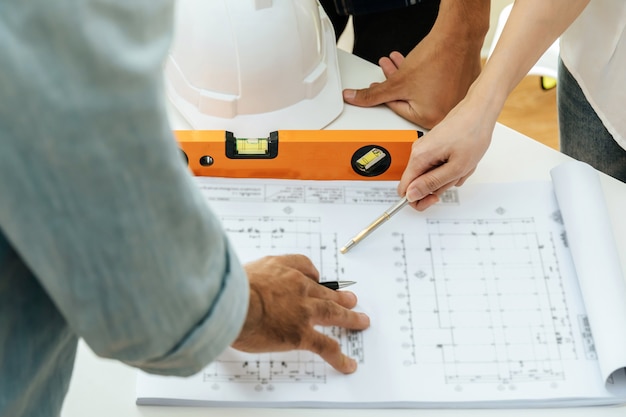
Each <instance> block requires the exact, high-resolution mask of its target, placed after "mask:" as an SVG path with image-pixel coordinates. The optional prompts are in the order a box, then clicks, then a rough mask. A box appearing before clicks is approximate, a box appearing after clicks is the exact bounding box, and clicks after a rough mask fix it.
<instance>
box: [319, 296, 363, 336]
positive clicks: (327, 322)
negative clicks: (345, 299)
mask: <svg viewBox="0 0 626 417" xmlns="http://www.w3.org/2000/svg"><path fill="white" fill-rule="evenodd" d="M311 308H312V311H311V318H310V320H311V323H312V324H313V325H321V326H339V327H343V328H344V329H352V330H364V329H367V328H368V327H369V325H370V318H369V317H368V316H367V314H365V313H359V312H356V311H352V310H349V309H347V308H345V307H342V306H340V305H339V304H337V303H335V302H333V301H330V300H321V299H316V300H313V302H312V305H311Z"/></svg>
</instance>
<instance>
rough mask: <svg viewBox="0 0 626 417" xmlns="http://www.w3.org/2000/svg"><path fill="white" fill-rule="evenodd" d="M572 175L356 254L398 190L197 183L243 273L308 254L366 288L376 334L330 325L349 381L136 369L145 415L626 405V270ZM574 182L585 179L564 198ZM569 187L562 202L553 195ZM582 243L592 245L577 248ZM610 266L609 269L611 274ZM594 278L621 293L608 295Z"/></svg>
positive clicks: (286, 372)
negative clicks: (195, 408) (352, 366)
mask: <svg viewBox="0 0 626 417" xmlns="http://www.w3.org/2000/svg"><path fill="white" fill-rule="evenodd" d="M564 169H565V170H566V171H565V172H562V173H559V172H557V175H556V176H555V179H554V181H552V182H525V183H493V184H467V185H465V186H463V187H461V188H454V189H451V190H448V191H447V192H446V193H445V194H444V195H442V196H441V201H440V203H438V204H437V205H435V206H434V207H432V208H430V209H428V210H427V211H425V212H417V211H415V210H413V209H412V208H410V207H405V208H404V209H402V210H401V211H400V212H399V213H398V214H396V215H395V216H394V217H393V218H392V219H391V220H389V221H388V222H386V223H385V224H383V225H382V226H381V227H380V228H378V229H377V230H376V231H375V232H374V233H372V234H371V235H370V236H369V237H368V238H366V239H364V240H363V241H362V242H361V243H360V244H359V245H357V246H356V247H354V248H353V249H352V250H351V251H350V252H348V253H346V254H341V253H340V252H339V248H340V247H341V246H342V245H343V244H345V242H346V241H348V240H349V239H350V238H352V237H353V236H354V235H355V234H356V233H357V232H359V231H360V230H362V229H363V228H364V227H365V226H366V225H368V224H369V223H370V222H371V221H372V220H373V219H375V218H377V217H378V216H379V215H380V214H381V213H382V212H383V211H384V210H386V209H387V208H389V207H390V206H392V205H393V204H395V202H396V201H397V200H398V196H397V193H396V184H395V183H390V182H374V181H344V182H334V181H290V180H253V179H217V178H197V179H196V180H197V184H198V187H199V188H200V189H201V190H202V192H203V194H204V195H205V196H206V199H207V201H208V203H209V205H210V206H211V208H212V209H213V211H214V212H215V213H216V215H217V216H218V218H219V219H220V220H221V222H222V224H223V227H224V229H225V230H226V232H227V234H228V236H229V238H230V240H231V241H232V243H233V246H234V247H235V248H236V250H237V252H238V255H239V257H240V259H241V260H242V261H243V262H246V261H251V260H254V259H257V258H258V257H260V256H264V255H272V254H285V253H301V254H304V255H306V256H308V257H309V258H311V260H312V261H313V262H314V264H315V265H316V266H317V268H318V269H319V271H320V276H321V280H350V281H356V282H357V284H356V285H354V286H353V287H350V290H351V291H353V292H354V293H355V294H356V295H357V296H358V298H359V303H358V305H357V307H356V309H357V310H359V311H364V312H366V313H367V314H368V315H369V316H370V318H371V327H370V328H369V329H367V330H365V331H362V332H352V331H346V330H345V329H339V328H332V327H329V328H323V329H320V330H321V331H324V332H325V333H327V334H328V335H331V336H332V337H334V338H336V339H337V340H338V341H339V343H340V345H341V346H342V349H343V350H344V352H346V353H347V354H348V355H350V356H351V357H353V358H355V359H356V360H357V361H358V363H359V368H358V370H357V372H355V373H354V374H352V375H343V374H340V373H338V372H336V371H335V370H333V369H332V368H331V367H330V366H328V365H327V364H325V363H324V362H323V361H322V360H321V359H320V358H319V357H317V356H316V355H314V354H312V353H310V352H304V351H293V352H287V353H279V354H274V353H272V354H245V353H242V352H239V351H235V350H233V349H230V350H228V351H226V352H224V353H223V355H222V356H220V358H218V360H216V361H214V362H213V363H211V364H209V365H208V366H207V367H206V368H205V369H204V370H203V371H202V372H200V373H199V374H197V375H194V376H192V377H189V378H172V377H162V376H152V375H148V374H145V373H141V372H140V373H139V376H138V381H137V397H138V399H137V401H138V403H139V404H176V405H184V404H189V405H216V406H229V405H230V406H271V407H298V406H302V407H335V408H341V407H349V408H359V407H376V408H384V407H435V406H436V407H442V406H443V407H461V406H464V407H473V406H476V407H485V406H488V407H490V406H504V407H509V406H510V407H516V406H522V405H523V406H526V407H527V406H533V405H535V406H550V405H552V406H563V405H584V404H613V403H621V402H624V401H625V400H626V374H625V371H624V369H623V368H624V366H626V340H623V338H622V337H621V336H620V337H617V338H616V337H615V333H616V332H617V333H619V332H621V333H625V334H626V332H625V331H624V330H623V329H626V324H624V323H618V322H617V320H616V319H615V317H618V318H622V319H626V313H625V314H624V315H623V316H622V317H619V314H615V310H612V308H613V307H608V306H607V304H606V303H607V297H608V298H609V299H610V298H612V297H613V298H615V297H617V298H616V299H615V302H616V303H621V304H622V305H626V289H624V279H623V277H622V276H621V270H620V268H619V264H618V267H617V269H615V268H613V269H611V268H612V267H611V266H610V265H614V264H611V262H614V261H615V260H610V259H609V260H606V261H605V260H602V261H600V262H599V260H600V259H604V258H603V257H606V256H609V257H610V256H613V255H614V254H612V253H611V250H610V245H611V238H610V230H609V232H608V233H609V236H608V237H606V236H604V235H602V233H607V232H606V231H602V230H600V229H602V228H603V227H607V225H606V224H600V226H598V225H595V224H594V214H593V213H597V212H598V210H599V213H600V216H601V215H602V211H601V210H602V207H603V206H602V203H603V201H602V195H601V189H599V188H598V187H599V183H598V184H596V183H595V182H594V179H593V175H597V174H595V172H589V170H588V169H587V166H584V167H581V166H580V164H574V165H572V166H566V167H565V168H564ZM571 170H574V171H575V172H574V174H576V173H579V172H580V173H581V174H580V175H582V178H581V179H580V180H577V182H576V186H575V187H572V189H571V190H570V191H567V188H568V187H567V184H569V183H571V182H572V175H574V174H572V173H571V172H570V171H571ZM589 175H591V180H590V181H589V182H586V181H587V179H586V177H587V176H589ZM559 178H560V179H559ZM574 178H575V176H574ZM559 181H560V182H564V183H565V185H564V186H562V187H561V188H562V189H566V191H562V190H561V191H557V192H556V194H555V189H556V188H558V187H560V186H559ZM581 187H582V188H581ZM584 187H589V188H590V190H589V191H588V192H585V191H584ZM559 192H561V194H559ZM598 192H599V194H597V193H598ZM564 193H565V194H575V195H574V196H573V197H572V198H574V200H572V201H569V200H567V198H568V196H567V195H564ZM589 193H591V196H590V195H589ZM594 193H596V194H594ZM576 195H578V197H577V196H576ZM580 195H586V196H589V198H585V199H584V200H585V201H586V202H589V201H591V203H590V204H591V205H592V206H591V207H584V208H583V209H584V210H585V211H584V213H583V214H582V215H576V214H574V215H572V214H569V211H571V210H572V209H577V208H580V203H579V202H578V201H577V200H576V198H579V197H580ZM595 195H598V197H597V198H595V197H594V196H595ZM557 196H558V202H561V204H559V203H558V202H557ZM593 200H595V201H593ZM563 204H567V207H565V206H564V205H563ZM596 205H598V206H599V207H596ZM577 216H579V217H580V218H579V219H577ZM581 219H582V222H581ZM605 220H606V219H605ZM568 221H569V222H570V223H576V222H578V223H583V225H582V226H577V225H570V224H568ZM600 223H602V219H600ZM579 227H582V228H583V229H585V228H590V230H591V231H592V232H591V233H594V234H597V233H600V235H599V236H598V237H597V238H594V239H597V240H594V241H589V239H590V238H589V237H588V235H586V234H585V233H588V232H586V231H584V230H583V231H582V232H581V233H578V231H577V230H572V229H578V228H579ZM609 228H610V225H609ZM574 239H577V240H578V241H579V242H578V243H579V246H578V248H580V247H582V249H575V248H574V246H575V245H574V244H573V240H574ZM599 241H600V242H599ZM604 243H606V244H607V245H608V249H607V248H605V247H603V245H604ZM581 244H582V246H580V245H581ZM573 254H574V255H575V256H573ZM581 256H582V257H591V258H592V259H593V261H591V264H585V263H584V262H583V263H582V267H581V268H582V269H583V270H585V269H589V268H591V267H590V266H589V265H593V271H592V274H593V277H592V279H593V285H591V284H588V283H587V284H585V282H584V281H582V277H579V275H580V274H579V270H578V268H579V266H578V265H577V262H575V261H578V258H579V257H581ZM599 264H600V266H598V265H599ZM602 265H609V266H608V270H607V271H606V274H603V272H601V271H600V269H601V268H602ZM599 275H612V276H611V277H608V278H607V279H609V280H611V279H612V280H613V281H607V282H606V283H604V284H602V283H601V282H600V281H598V279H597V276H599ZM587 282H588V281H587ZM581 289H582V291H581ZM607 292H608V293H611V294H610V295H608V296H607V294H605V293H607ZM583 294H584V296H583ZM616 294H617V295H616ZM621 297H624V298H621ZM590 306H592V307H590ZM615 308H617V309H618V310H619V308H623V307H615ZM607 311H608V313H607ZM590 312H593V315H592V314H590ZM603 314H604V315H606V314H610V316H609V317H601V316H602V315H603ZM598 317H600V318H598ZM611 325H614V326H615V328H616V329H617V330H612V329H611V328H609V327H610V326H611ZM620 326H621V327H620ZM620 329H621V330H620ZM599 341H601V345H600V344H599ZM606 345H608V346H606Z"/></svg>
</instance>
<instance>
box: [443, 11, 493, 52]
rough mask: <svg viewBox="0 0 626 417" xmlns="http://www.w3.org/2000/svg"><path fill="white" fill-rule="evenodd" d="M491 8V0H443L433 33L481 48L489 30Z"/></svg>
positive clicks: (461, 43) (458, 42)
mask: <svg viewBox="0 0 626 417" xmlns="http://www.w3.org/2000/svg"><path fill="white" fill-rule="evenodd" d="M490 9H491V0H441V4H440V5H439V14H438V16H437V20H436V21H435V25H434V26H433V29H432V31H431V33H439V34H442V35H445V36H447V37H449V38H450V39H451V40H453V41H454V42H455V43H457V44H460V45H467V44H470V45H473V46H475V47H478V48H479V49H480V48H482V45H483V42H484V39H485V35H486V34H487V31H488V30H489V13H490Z"/></svg>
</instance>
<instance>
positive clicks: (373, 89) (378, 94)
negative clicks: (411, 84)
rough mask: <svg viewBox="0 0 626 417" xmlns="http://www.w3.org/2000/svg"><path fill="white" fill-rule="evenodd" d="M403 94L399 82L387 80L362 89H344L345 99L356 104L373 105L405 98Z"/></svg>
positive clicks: (362, 105)
mask: <svg viewBox="0 0 626 417" xmlns="http://www.w3.org/2000/svg"><path fill="white" fill-rule="evenodd" d="M403 94H404V90H403V89H402V88H401V86H400V85H399V83H397V82H393V81H392V80H386V81H383V82H381V83H374V84H372V85H370V87H368V88H363V89H360V90H354V89H349V88H347V89H345V90H343V100H344V101H345V102H346V103H349V104H353V105H355V106H361V107H372V106H377V105H379V104H383V103H387V102H390V101H397V100H403V99H404V97H403Z"/></svg>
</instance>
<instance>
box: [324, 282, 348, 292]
mask: <svg viewBox="0 0 626 417" xmlns="http://www.w3.org/2000/svg"><path fill="white" fill-rule="evenodd" d="M352 284H356V282H355V281H324V282H320V285H323V286H325V287H326V288H330V289H331V290H340V289H342V288H345V287H349V286H350V285H352Z"/></svg>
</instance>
